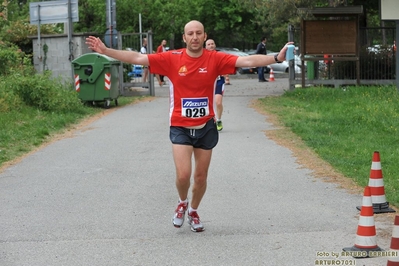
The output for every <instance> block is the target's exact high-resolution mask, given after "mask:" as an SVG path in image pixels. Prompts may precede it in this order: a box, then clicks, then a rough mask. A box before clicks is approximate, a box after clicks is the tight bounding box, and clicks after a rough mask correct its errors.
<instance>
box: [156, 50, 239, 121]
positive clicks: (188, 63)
mask: <svg viewBox="0 0 399 266" xmlns="http://www.w3.org/2000/svg"><path fill="white" fill-rule="evenodd" d="M237 58H238V57H237V56H234V55H230V54H226V53H219V52H216V51H208V50H206V49H204V51H203V54H202V55H201V56H200V57H197V58H192V57H190V56H188V55H187V53H186V49H180V50H173V51H168V52H164V53H158V54H149V55H148V59H149V62H150V66H149V69H150V72H151V73H157V74H159V75H163V76H167V77H168V79H169V81H170V85H169V88H170V92H169V94H170V95H169V96H170V108H169V119H170V121H169V124H170V125H171V126H179V127H194V126H199V125H202V124H204V123H206V122H207V121H208V120H209V119H210V118H212V117H214V116H215V112H214V109H213V97H214V95H215V85H216V80H217V77H218V76H219V75H220V74H226V73H227V74H234V73H235V64H236V61H237Z"/></svg>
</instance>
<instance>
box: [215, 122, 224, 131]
mask: <svg viewBox="0 0 399 266" xmlns="http://www.w3.org/2000/svg"><path fill="white" fill-rule="evenodd" d="M216 128H217V130H218V131H221V130H222V129H223V124H222V120H218V121H216Z"/></svg>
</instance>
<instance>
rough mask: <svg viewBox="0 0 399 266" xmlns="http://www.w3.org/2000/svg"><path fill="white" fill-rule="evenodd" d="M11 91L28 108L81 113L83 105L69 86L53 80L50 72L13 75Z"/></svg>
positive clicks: (11, 77)
mask: <svg viewBox="0 0 399 266" xmlns="http://www.w3.org/2000/svg"><path fill="white" fill-rule="evenodd" d="M9 79H11V80H13V84H12V86H11V87H12V90H13V91H14V92H15V93H16V94H17V95H18V96H19V97H20V98H21V100H22V101H23V102H24V103H25V104H26V105H28V106H33V107H36V108H38V109H40V110H42V111H52V112H70V111H72V112H81V111H82V109H83V104H82V102H81V101H80V99H79V98H78V96H77V94H76V92H75V91H74V90H73V89H72V85H71V84H65V83H63V82H62V81H59V80H56V79H53V78H52V77H51V73H50V72H46V73H44V74H35V75H31V76H23V75H21V74H14V75H11V76H10V77H9Z"/></svg>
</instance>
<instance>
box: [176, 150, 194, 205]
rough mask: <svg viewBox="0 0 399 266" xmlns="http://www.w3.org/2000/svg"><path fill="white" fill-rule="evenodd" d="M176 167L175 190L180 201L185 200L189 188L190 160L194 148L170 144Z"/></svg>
mask: <svg viewBox="0 0 399 266" xmlns="http://www.w3.org/2000/svg"><path fill="white" fill-rule="evenodd" d="M172 150H173V159H174V162H175V167H176V188H177V192H178V193H179V197H180V199H181V200H186V199H187V196H188V190H189V188H190V178H191V158H192V154H193V150H194V148H193V147H192V146H189V145H178V144H172Z"/></svg>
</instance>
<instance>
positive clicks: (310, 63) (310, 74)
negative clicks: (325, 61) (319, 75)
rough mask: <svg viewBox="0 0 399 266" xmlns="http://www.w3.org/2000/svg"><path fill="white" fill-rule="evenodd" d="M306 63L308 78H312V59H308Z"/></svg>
mask: <svg viewBox="0 0 399 266" xmlns="http://www.w3.org/2000/svg"><path fill="white" fill-rule="evenodd" d="M306 65H307V69H306V73H307V77H308V79H314V61H308V62H307V63H306Z"/></svg>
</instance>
